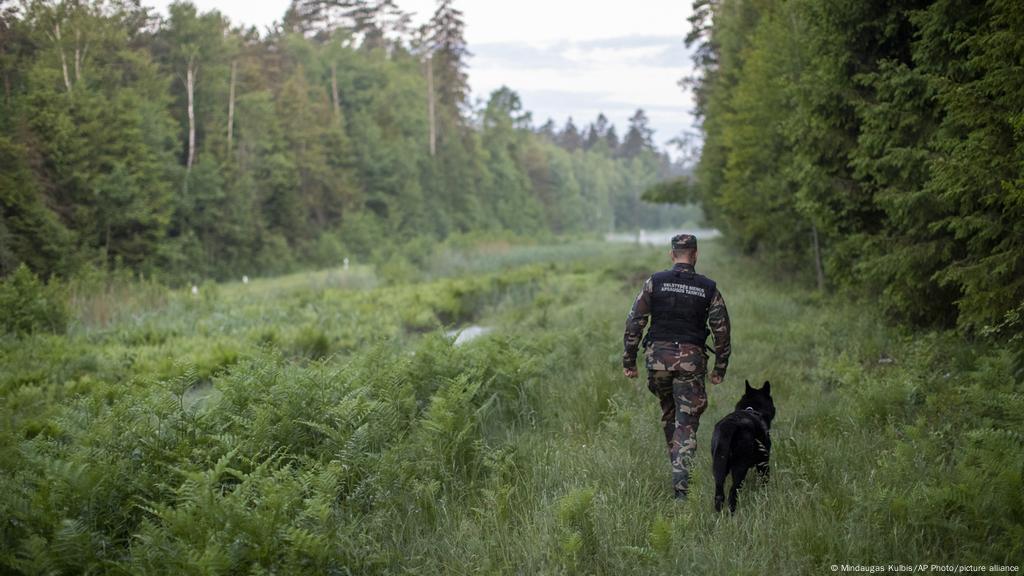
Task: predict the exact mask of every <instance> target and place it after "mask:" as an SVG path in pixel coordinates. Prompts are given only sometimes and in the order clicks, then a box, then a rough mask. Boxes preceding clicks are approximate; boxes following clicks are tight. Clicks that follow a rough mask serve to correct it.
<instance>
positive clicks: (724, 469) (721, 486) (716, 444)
mask: <svg viewBox="0 0 1024 576" xmlns="http://www.w3.org/2000/svg"><path fill="white" fill-rule="evenodd" d="M721 432H722V431H721V429H720V428H719V427H718V426H715V431H714V433H713V434H712V435H711V459H712V460H711V472H712V473H713V475H714V478H715V512H721V511H722V504H723V503H724V502H725V477H726V476H728V475H729V462H728V454H727V451H728V447H727V446H725V445H723V443H722V437H721V436H722V433H721Z"/></svg>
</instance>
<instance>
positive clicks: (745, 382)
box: [743, 380, 753, 392]
mask: <svg viewBox="0 0 1024 576" xmlns="http://www.w3.org/2000/svg"><path fill="white" fill-rule="evenodd" d="M743 384H744V385H745V386H746V387H747V392H750V391H751V390H753V388H751V387H750V380H744V381H743Z"/></svg>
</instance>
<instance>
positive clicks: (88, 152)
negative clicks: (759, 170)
mask: <svg viewBox="0 0 1024 576" xmlns="http://www.w3.org/2000/svg"><path fill="white" fill-rule="evenodd" d="M302 4H303V5H304V6H305V4H315V3H302ZM362 4H363V3H360V5H359V7H352V8H351V10H350V11H348V12H347V13H349V17H351V18H352V19H354V22H353V23H352V24H353V26H354V28H353V29H352V30H349V29H347V28H346V27H345V26H344V25H343V24H341V23H339V22H333V21H332V22H330V23H329V22H328V21H327V20H326V19H321V18H320V16H322V14H320V12H319V11H318V10H319V9H312V8H310V7H309V6H305V7H300V6H298V5H297V6H296V7H295V9H294V10H290V11H289V13H288V15H287V22H288V24H287V25H282V26H281V27H279V28H276V29H274V30H270V31H267V32H266V33H265V34H262V35H260V34H258V33H257V32H256V31H254V30H243V29H240V28H233V27H232V26H231V23H230V22H229V21H228V20H227V19H226V18H225V17H224V16H223V15H222V14H221V13H219V12H217V11H213V10H211V11H207V12H203V11H201V10H199V9H198V8H197V7H196V6H195V5H194V4H192V3H190V2H175V3H173V5H172V6H171V7H170V8H169V11H168V17H167V18H164V19H160V20H159V21H158V22H157V23H156V24H155V25H154V26H153V27H151V26H150V23H152V22H154V20H153V19H152V18H151V14H150V9H148V8H144V7H141V6H137V5H135V4H133V3H124V2H113V1H107V0H104V1H99V2H93V3H86V4H76V3H67V2H29V3H25V4H24V5H23V6H19V7H18V8H17V9H11V10H8V11H5V12H4V16H3V17H4V26H5V32H4V36H3V43H2V45H0V59H2V61H3V62H4V70H5V72H4V86H5V89H4V98H3V100H2V102H0V109H2V111H3V112H2V114H0V118H2V120H0V166H2V167H3V168H2V169H0V240H2V241H0V275H6V274H9V273H10V272H11V271H12V270H14V269H15V268H16V267H17V266H18V264H20V263H22V262H25V263H27V264H28V265H29V266H30V268H32V269H33V270H35V271H36V272H39V273H42V274H44V275H45V276H49V275H51V274H53V273H60V274H61V275H64V276H70V275H73V274H75V273H77V272H78V271H80V270H83V269H87V268H90V267H95V268H98V269H117V268H120V267H127V268H129V269H130V270H132V271H134V272H143V273H145V274H147V275H152V274H155V273H156V274H160V275H161V277H162V278H163V279H164V281H165V282H167V283H168V284H171V285H174V286H180V285H184V284H185V283H187V282H194V283H199V282H201V281H202V280H203V279H206V278H212V279H219V280H224V279H227V278H237V277H240V276H242V275H250V276H255V275H257V274H283V273H287V272H290V271H293V270H295V269H297V268H298V267H300V266H308V265H314V266H331V265H335V264H336V263H337V262H339V261H341V260H342V259H343V258H345V257H349V258H351V259H355V258H359V259H360V260H362V261H369V260H371V259H373V260H376V261H381V262H384V261H387V259H388V257H389V256H390V253H391V252H393V251H395V250H397V249H400V248H401V247H403V246H404V245H405V244H406V243H407V242H408V241H409V240H410V239H411V238H412V237H415V238H417V239H421V238H427V239H430V240H431V241H438V240H442V239H444V238H445V237H447V236H449V235H451V234H459V233H468V232H470V231H478V230H487V231H492V232H501V233H513V234H545V233H552V232H555V233H581V232H588V233H591V234H594V233H603V232H605V231H608V230H612V229H614V228H637V227H640V226H646V227H648V228H654V227H658V226H664V225H666V224H669V223H672V222H673V218H675V217H676V216H677V214H675V213H674V212H673V211H670V210H669V211H666V210H664V209H662V208H657V207H651V206H647V205H645V204H643V203H641V201H640V199H639V191H640V190H642V189H643V188H644V187H646V186H649V185H650V184H651V183H653V182H655V181H657V180H658V179H660V178H661V177H663V176H665V175H667V173H668V172H669V171H670V170H671V166H670V163H669V162H668V160H667V158H666V157H664V156H660V155H659V154H658V153H657V152H656V151H655V150H654V148H653V145H652V144H651V141H650V140H651V138H650V130H649V128H647V126H646V119H645V117H644V116H643V114H642V113H638V115H637V117H636V122H634V124H636V130H634V131H633V132H631V134H634V135H635V136H636V137H635V138H633V139H632V140H630V146H631V148H630V152H629V153H628V154H620V150H619V147H618V144H617V143H616V144H615V145H614V146H611V145H609V144H608V143H606V142H605V141H604V140H603V139H602V136H604V137H606V136H608V135H609V134H612V133H613V128H614V127H609V126H608V125H607V120H606V119H605V120H603V121H602V122H603V123H601V130H600V133H598V132H595V136H594V141H593V142H591V143H590V144H589V145H588V146H586V147H583V148H580V149H578V150H575V151H574V152H570V151H566V150H564V149H563V148H560V147H558V146H555V145H554V144H552V143H551V142H550V141H548V139H547V138H546V137H545V136H543V135H541V134H538V133H535V132H534V131H533V129H532V127H531V125H530V115H529V113H528V112H526V111H524V110H522V104H521V102H520V100H519V97H518V95H516V93H515V92H514V91H512V90H511V89H509V88H502V89H500V90H497V91H495V93H494V94H493V95H492V96H491V98H490V99H489V101H488V103H487V104H486V105H485V106H483V107H480V108H479V109H474V108H473V106H471V105H470V104H469V102H468V84H467V80H466V75H465V68H466V62H465V58H466V57H467V56H468V52H467V50H466V44H465V38H464V25H463V23H462V21H461V16H460V13H459V11H458V9H457V8H455V7H454V5H453V4H451V3H446V4H444V5H443V6H441V7H439V9H438V11H437V13H436V14H435V15H434V18H432V19H431V21H430V22H429V23H428V25H427V29H426V30H424V31H423V32H424V35H425V36H424V35H420V34H418V33H417V34H409V33H407V32H402V33H398V32H397V31H391V30H390V28H389V31H388V33H384V31H383V29H378V28H377V26H382V27H385V28H388V27H390V24H385V23H384V22H391V21H392V19H395V20H394V21H401V18H400V17H399V16H400V15H399V14H396V13H393V11H394V10H395V9H394V7H393V6H391V5H390V4H389V3H385V4H381V6H380V7H378V8H371V7H369V6H368V5H367V6H363V5H362ZM321 8H322V6H321ZM376 10H384V11H385V12H388V10H391V11H392V12H388V13H389V14H390V15H388V16H385V15H384V14H378V13H376V12H375V11H376ZM318 14H319V15H318ZM368 14H376V16H373V17H371V16H368ZM396 18H397V19H396ZM355 22H360V24H358V25H356V24H355ZM370 22H377V23H376V24H370ZM7 28H10V30H11V32H10V34H8V33H7V32H6V30H7ZM356 29H358V30H363V31H366V32H367V33H366V34H364V35H361V36H360V37H359V39H358V40H356V39H355V38H353V37H352V32H353V30H356ZM369 30H374V31H373V32H368V31H369ZM391 32H396V33H395V34H392V33H391ZM357 36H359V35H358V34H357ZM424 41H425V43H424ZM427 52H429V53H431V55H432V62H433V67H432V70H433V74H434V76H435V77H434V78H433V80H434V81H433V86H434V90H435V94H434V96H436V100H437V102H436V103H437V107H436V110H435V112H434V115H435V117H434V118H433V120H434V124H435V132H436V134H435V146H434V148H435V149H434V150H432V148H431V146H430V125H431V118H430V117H429V114H428V105H427V102H426V100H427V99H426V98H424V95H425V94H426V93H427V85H428V81H427V78H426V77H425V73H426V70H425V69H424V66H423V62H424V61H423V58H424V57H425V55H426V53H427ZM189 79H191V82H192V83H191V85H190V84H189V82H190V80H189ZM190 115H191V116H190ZM637 160H640V161H641V164H640V165H637V164H636V163H635V162H636V161H637ZM410 231H412V232H410ZM396 264H397V262H396Z"/></svg>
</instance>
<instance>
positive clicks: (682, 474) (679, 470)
mask: <svg viewBox="0 0 1024 576" xmlns="http://www.w3.org/2000/svg"><path fill="white" fill-rule="evenodd" d="M695 368H696V370H694V371H689V370H648V372H647V388H648V389H649V390H650V391H651V392H652V393H654V394H655V395H656V396H657V397H658V401H659V402H661V423H662V426H663V427H664V430H665V443H666V444H668V457H669V460H670V461H671V462H672V486H673V488H675V489H676V491H679V492H683V493H685V492H687V491H688V490H689V487H690V467H691V465H692V463H693V458H694V456H695V454H696V452H697V427H698V426H700V415H701V414H703V413H704V409H705V408H707V405H708V396H707V392H706V391H705V389H704V375H705V370H704V364H703V363H700V365H698V366H695Z"/></svg>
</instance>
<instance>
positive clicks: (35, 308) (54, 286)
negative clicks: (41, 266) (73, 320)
mask: <svg viewBox="0 0 1024 576" xmlns="http://www.w3.org/2000/svg"><path fill="white" fill-rule="evenodd" d="M67 324H68V305H67V298H66V295H65V293H64V289H63V288H62V287H61V286H60V285H59V284H58V283H56V282H53V281H51V282H49V283H43V282H42V281H41V280H40V279H39V277H38V276H36V275H35V274H33V273H32V271H31V270H29V269H28V266H26V265H25V264H22V265H21V266H19V267H18V269H17V270H15V271H14V273H13V274H11V275H10V276H9V277H7V278H6V279H4V281H3V282H0V327H2V328H3V331H4V332H13V333H14V334H18V335H22V334H32V333H35V332H53V333H55V334H62V333H64V331H65V330H66V329H67Z"/></svg>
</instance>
